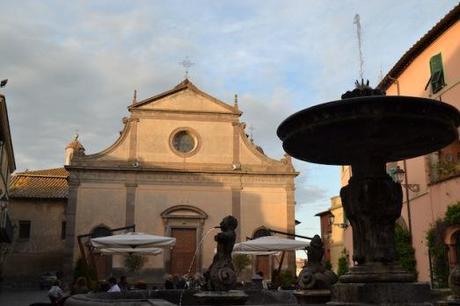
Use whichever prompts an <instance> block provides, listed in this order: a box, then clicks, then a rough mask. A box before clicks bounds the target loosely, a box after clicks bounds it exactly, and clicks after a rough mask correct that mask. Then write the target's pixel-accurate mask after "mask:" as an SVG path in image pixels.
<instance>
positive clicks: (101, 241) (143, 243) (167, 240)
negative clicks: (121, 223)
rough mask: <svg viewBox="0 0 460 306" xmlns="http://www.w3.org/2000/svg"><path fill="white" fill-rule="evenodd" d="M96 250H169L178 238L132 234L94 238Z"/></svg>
mask: <svg viewBox="0 0 460 306" xmlns="http://www.w3.org/2000/svg"><path fill="white" fill-rule="evenodd" d="M91 244H92V246H93V247H95V248H99V249H100V248H126V247H127V248H132V249H135V248H139V247H140V248H147V247H156V248H167V247H172V246H174V245H175V244H176V238H173V237H165V236H157V235H150V234H144V233H138V232H130V233H126V234H121V235H114V236H106V237H99V238H92V239H91Z"/></svg>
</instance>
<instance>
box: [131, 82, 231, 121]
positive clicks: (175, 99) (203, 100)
mask: <svg viewBox="0 0 460 306" xmlns="http://www.w3.org/2000/svg"><path fill="white" fill-rule="evenodd" d="M134 109H138V110H159V111H180V112H206V113H228V114H239V113H240V112H239V111H238V109H237V108H235V107H233V106H231V105H228V104H226V103H224V102H222V101H220V100H219V99H216V98H214V97H212V96H210V95H208V94H207V93H205V92H203V91H201V90H200V89H198V88H197V87H196V86H195V85H193V83H192V82H190V81H189V80H188V79H186V80H184V81H183V82H181V83H179V84H178V85H177V86H175V87H174V88H173V89H171V90H168V91H165V92H163V93H161V94H158V95H156V96H153V97H150V98H147V99H144V100H142V101H140V102H137V103H134V104H133V105H131V106H130V110H134Z"/></svg>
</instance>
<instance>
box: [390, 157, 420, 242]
mask: <svg viewBox="0 0 460 306" xmlns="http://www.w3.org/2000/svg"><path fill="white" fill-rule="evenodd" d="M403 163H404V168H407V164H406V160H404V161H403ZM394 174H395V178H396V181H397V182H398V183H399V184H401V186H402V187H404V188H405V189H406V192H405V193H406V204H407V223H409V233H410V239H411V242H412V218H411V213H410V199H409V190H410V191H412V192H419V191H420V185H419V184H408V183H407V172H406V171H404V169H401V168H400V167H399V166H397V167H396V170H395V172H394ZM403 181H406V183H405V184H403V183H402V182H403Z"/></svg>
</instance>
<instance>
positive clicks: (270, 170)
mask: <svg viewBox="0 0 460 306" xmlns="http://www.w3.org/2000/svg"><path fill="white" fill-rule="evenodd" d="M187 167H188V168H187V169H184V164H183V163H144V162H142V161H139V166H137V167H134V166H133V165H132V162H129V161H121V162H114V161H107V162H103V161H88V162H84V161H82V162H79V163H73V164H72V165H71V166H67V169H68V170H69V171H72V170H79V171H91V170H102V171H120V172H134V173H136V172H142V173H148V172H151V173H164V172H171V173H179V174H180V173H196V174H200V173H209V174H237V175H287V176H292V177H295V176H297V175H298V174H299V172H295V171H291V170H290V169H285V168H283V167H280V166H278V167H273V166H270V165H265V166H264V165H260V166H259V165H250V166H248V165H241V169H237V170H233V168H232V165H230V164H211V163H209V164H201V163H196V164H193V163H189V164H187ZM286 170H288V171H286Z"/></svg>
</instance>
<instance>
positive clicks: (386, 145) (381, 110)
mask: <svg viewBox="0 0 460 306" xmlns="http://www.w3.org/2000/svg"><path fill="white" fill-rule="evenodd" d="M459 125H460V113H459V111H458V110H457V109H456V108H455V107H453V106H451V105H449V104H446V103H442V102H439V101H437V100H431V99H425V98H418V97H405V96H369V97H355V98H349V99H343V100H338V101H333V102H328V103H323V104H319V105H316V106H313V107H310V108H307V109H304V110H301V111H299V112H297V113H295V114H293V115H291V116H290V117H288V118H287V119H286V120H284V121H283V122H282V123H281V125H280V126H279V127H278V130H277V134H278V137H279V138H280V139H281V140H282V141H283V148H284V150H285V151H286V152H287V153H288V154H289V155H291V156H292V157H294V158H297V159H301V160H304V161H308V162H313V163H319V164H329V165H352V164H354V163H355V162H356V161H359V160H360V159H362V158H363V156H367V155H378V156H381V157H383V159H384V160H385V161H398V160H402V159H408V158H412V157H416V156H420V155H424V154H428V153H431V152H433V151H436V150H439V149H441V148H443V147H445V146H447V145H448V144H450V143H451V142H453V141H454V140H455V139H456V137H458V131H457V126H459Z"/></svg>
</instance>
